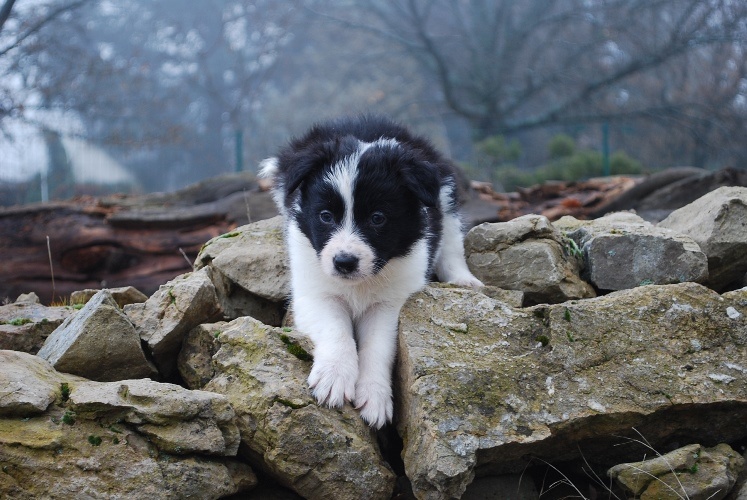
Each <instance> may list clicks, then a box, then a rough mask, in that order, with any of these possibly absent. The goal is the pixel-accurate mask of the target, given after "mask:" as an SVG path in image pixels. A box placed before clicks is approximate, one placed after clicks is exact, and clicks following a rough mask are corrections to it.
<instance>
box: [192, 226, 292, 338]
mask: <svg viewBox="0 0 747 500" xmlns="http://www.w3.org/2000/svg"><path fill="white" fill-rule="evenodd" d="M206 266H210V267H211V268H212V269H213V271H214V273H213V277H214V279H215V284H216V288H217V289H218V291H219V297H220V301H221V305H222V306H223V309H224V311H226V316H227V317H228V318H237V317H239V316H252V317H254V318H256V319H259V320H261V321H262V322H263V323H266V324H270V325H274V326H278V325H280V322H281V320H282V317H283V310H282V304H283V302H284V301H285V300H286V299H287V297H288V295H289V292H290V277H289V271H288V265H287V252H286V250H285V242H284V239H283V220H282V217H279V216H278V217H274V218H272V219H268V220H263V221H259V222H255V223H252V224H248V225H246V226H241V227H239V228H237V229H236V230H234V231H232V232H230V233H228V234H224V235H222V236H218V237H217V238H213V239H212V240H210V241H208V242H207V243H206V244H205V245H204V246H203V247H202V250H200V253H199V255H198V256H197V259H196V260H195V268H196V269H201V268H203V267H206Z"/></svg>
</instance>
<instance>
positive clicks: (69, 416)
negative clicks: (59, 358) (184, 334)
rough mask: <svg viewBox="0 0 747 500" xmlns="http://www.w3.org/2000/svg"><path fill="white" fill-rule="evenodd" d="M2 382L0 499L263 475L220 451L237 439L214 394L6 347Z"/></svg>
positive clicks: (244, 481) (239, 487)
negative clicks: (85, 374)
mask: <svg viewBox="0 0 747 500" xmlns="http://www.w3.org/2000/svg"><path fill="white" fill-rule="evenodd" d="M0 388H1V389H0V391H1V392H0V464H1V465H2V473H0V497H1V498H171V499H181V498H221V497H224V496H228V495H232V494H235V493H238V492H241V491H245V490H247V489H250V488H252V487H253V486H254V485H255V484H256V483H257V480H256V476H255V475H254V473H253V471H252V470H251V468H250V467H249V466H248V465H245V464H242V463H240V462H238V461H236V460H234V459H230V458H225V457H222V456H220V457H219V456H215V455H226V454H231V453H235V450H236V445H237V443H238V432H237V428H236V425H235V424H234V423H233V419H232V417H233V414H232V412H231V410H230V406H228V403H227V402H226V400H225V398H223V397H222V396H220V395H218V394H210V393H203V392H201V391H188V390H186V389H183V388H181V387H176V386H172V385H170V384H158V383H156V382H152V381H150V380H131V381H125V382H116V383H101V382H92V381H89V380H86V379H83V378H80V377H75V376H72V375H67V374H62V373H59V372H57V371H55V370H54V369H53V368H52V367H51V365H50V364H49V363H48V362H46V361H44V360H43V359H41V358H39V357H38V356H33V355H30V354H26V353H20V352H13V351H0ZM6 388H7V389H8V390H9V391H10V392H7V393H6ZM125 388H126V389H125ZM19 417H24V418H19ZM169 429H172V430H173V431H177V432H169ZM193 431H196V434H197V435H198V436H201V437H202V440H199V439H198V438H197V437H196V436H195V435H194V434H192V433H191V432H193ZM175 434H178V435H179V443H180V444H179V445H178V446H182V448H179V449H177V446H175V445H174V443H172V442H170V441H169V439H168V437H169V436H170V435H175ZM218 434H221V435H222V436H225V439H224V440H223V441H224V442H225V443H226V444H225V446H224V447H223V448H221V449H219V447H217V446H215V444H216V442H217V441H218V439H215V436H217V435H218ZM164 436H166V437H165V438H164ZM211 436H213V437H212V438H211ZM202 454H204V455H210V456H202Z"/></svg>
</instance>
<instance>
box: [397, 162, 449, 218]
mask: <svg viewBox="0 0 747 500" xmlns="http://www.w3.org/2000/svg"><path fill="white" fill-rule="evenodd" d="M400 174H401V175H402V179H403V180H404V182H405V186H407V188H408V189H409V190H410V191H412V192H413V193H414V194H415V196H416V197H417V198H418V199H419V200H420V201H422V202H423V205H425V206H426V207H435V206H436V205H438V198H439V195H440V188H441V182H440V179H439V174H438V168H437V167H436V166H435V165H433V164H432V163H430V162H427V161H425V160H415V161H411V162H407V163H405V164H404V165H403V166H402V168H401V169H400Z"/></svg>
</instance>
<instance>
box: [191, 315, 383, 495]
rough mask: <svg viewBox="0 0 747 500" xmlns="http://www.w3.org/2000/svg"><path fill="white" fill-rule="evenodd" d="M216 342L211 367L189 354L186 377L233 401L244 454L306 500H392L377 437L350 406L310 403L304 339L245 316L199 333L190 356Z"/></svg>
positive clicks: (308, 361)
mask: <svg viewBox="0 0 747 500" xmlns="http://www.w3.org/2000/svg"><path fill="white" fill-rule="evenodd" d="M211 342H214V343H215V344H216V347H213V348H211V349H210V350H209V352H214V353H215V354H214V355H213V356H212V357H211V359H210V362H209V363H208V362H207V355H202V356H199V357H198V358H197V359H196V360H195V357H194V356H188V355H183V356H180V362H179V368H180V372H181V373H182V374H183V377H184V379H185V380H187V381H188V382H189V381H191V382H192V383H194V382H195V381H198V382H199V381H203V380H208V379H209V382H207V384H205V385H204V389H205V390H209V391H212V392H218V393H221V394H225V395H226V396H227V397H228V399H229V401H230V402H231V404H232V406H233V408H234V410H235V411H236V414H237V417H238V422H239V428H240V430H241V442H242V446H241V448H240V453H242V454H244V455H245V456H246V457H247V458H248V459H249V460H250V461H251V462H252V464H254V465H257V466H259V467H261V468H262V469H263V470H264V471H265V472H267V473H268V474H270V475H271V476H273V477H274V478H275V479H276V480H277V481H278V482H280V484H283V485H285V486H287V487H289V488H292V489H293V490H295V491H296V492H297V493H298V494H300V495H302V496H303V497H305V498H310V499H322V498H335V499H342V500H345V499H351V500H353V499H359V498H370V499H376V498H380V499H388V498H390V496H391V494H392V491H393V488H394V480H395V477H394V474H393V472H392V471H391V469H390V468H389V467H388V465H387V464H386V463H385V462H384V461H383V459H382V458H381V456H380V454H379V451H378V447H377V444H376V439H375V436H374V433H373V431H372V430H371V429H370V428H368V427H367V426H366V425H365V423H364V422H363V420H362V419H361V418H360V417H359V416H358V414H357V412H356V411H355V410H354V409H352V408H351V407H350V406H349V405H347V406H345V407H344V408H343V409H341V410H337V409H329V408H325V407H320V406H318V405H317V404H316V402H315V401H314V399H313V397H312V396H311V394H310V391H309V390H308V387H307V384H306V378H307V376H308V373H309V371H310V369H311V358H310V356H309V355H308V353H307V351H306V349H308V348H309V347H310V346H309V344H308V341H307V340H305V338H304V337H299V336H298V335H297V334H296V333H294V332H293V331H291V330H290V329H282V330H281V329H279V328H272V327H269V326H266V325H263V324H262V323H260V322H258V321H256V320H254V319H252V318H248V317H246V318H239V319H236V320H234V321H232V322H230V323H216V324H212V325H202V326H200V327H198V328H195V329H194V330H192V331H191V332H190V333H189V336H188V337H187V339H185V349H188V350H190V351H191V352H197V351H199V350H200V349H199V348H195V347H194V346H200V345H202V346H206V345H209V344H210V343H211ZM190 346H192V347H190ZM304 346H305V347H304ZM193 360H195V361H194V363H193Z"/></svg>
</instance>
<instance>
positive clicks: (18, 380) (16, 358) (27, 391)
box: [0, 351, 66, 417]
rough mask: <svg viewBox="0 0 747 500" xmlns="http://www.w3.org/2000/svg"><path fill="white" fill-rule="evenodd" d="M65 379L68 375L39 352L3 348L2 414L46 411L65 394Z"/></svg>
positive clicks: (0, 359) (0, 373)
mask: <svg viewBox="0 0 747 500" xmlns="http://www.w3.org/2000/svg"><path fill="white" fill-rule="evenodd" d="M61 380H66V379H63V377H61V376H60V374H59V373H58V372H56V371H55V370H54V368H52V365H50V364H49V362H47V361H45V360H43V359H41V358H39V357H38V356H34V355H32V354H27V353H25V352H17V351H0V417H8V416H16V417H28V416H31V415H38V414H40V413H44V411H46V409H47V408H49V405H51V404H52V403H53V402H54V401H55V400H56V399H59V398H60V397H61V385H60V384H61V383H62V382H61Z"/></svg>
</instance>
